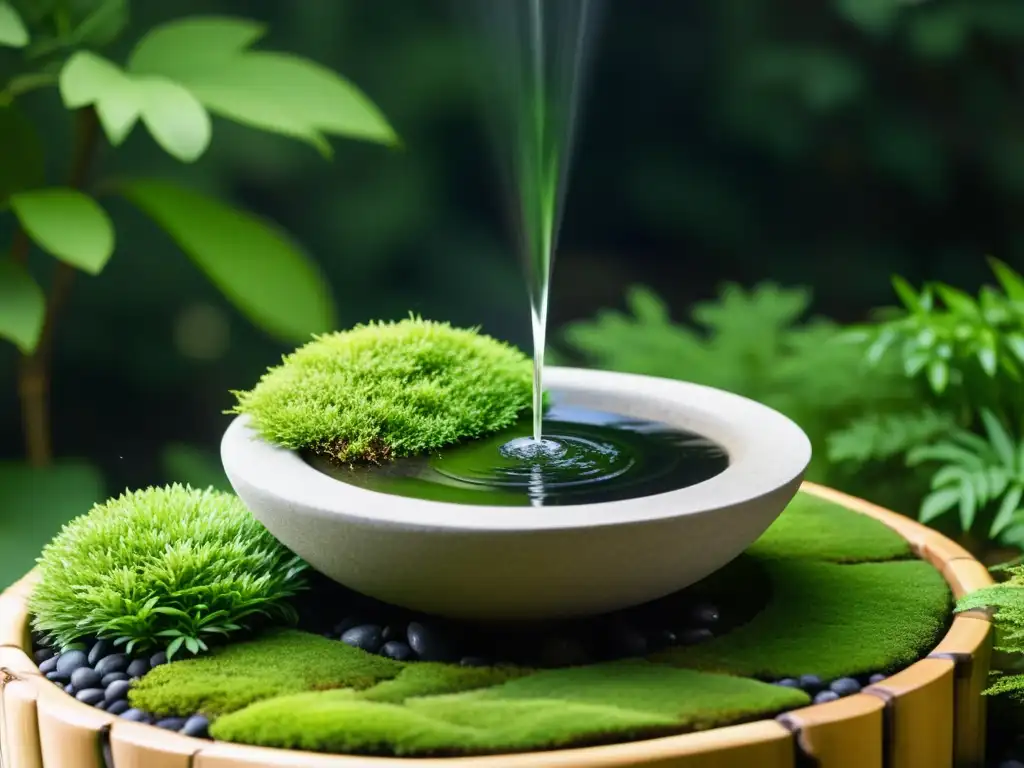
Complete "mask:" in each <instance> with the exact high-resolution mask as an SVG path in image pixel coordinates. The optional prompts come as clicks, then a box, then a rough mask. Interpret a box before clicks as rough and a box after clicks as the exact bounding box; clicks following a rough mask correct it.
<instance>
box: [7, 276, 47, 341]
mask: <svg viewBox="0 0 1024 768" xmlns="http://www.w3.org/2000/svg"><path fill="white" fill-rule="evenodd" d="M45 315H46V297H45V296H44V295H43V289H42V288H40V287H39V285H38V283H36V281H35V280H33V279H32V275H30V274H29V273H28V272H27V271H26V270H25V268H24V267H22V266H21V265H20V264H16V263H15V262H13V261H11V260H10V259H2V260H0V338H5V339H7V340H8V341H13V342H14V344H15V345H16V346H17V347H18V349H20V350H21V351H22V353H23V354H26V355H27V354H30V353H31V352H32V351H33V350H35V348H36V344H38V343H39V334H40V333H41V332H42V330H43V318H44V317H45Z"/></svg>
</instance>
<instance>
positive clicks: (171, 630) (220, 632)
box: [29, 484, 307, 657]
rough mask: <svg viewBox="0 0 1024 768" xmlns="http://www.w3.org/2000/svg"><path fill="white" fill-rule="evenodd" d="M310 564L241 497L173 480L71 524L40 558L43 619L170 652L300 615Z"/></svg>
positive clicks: (60, 634) (70, 633)
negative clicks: (295, 599) (294, 601)
mask: <svg viewBox="0 0 1024 768" xmlns="http://www.w3.org/2000/svg"><path fill="white" fill-rule="evenodd" d="M306 568H307V566H306V564H305V563H304V562H303V561H302V560H301V559H299V558H298V557H297V556H296V555H295V554H293V553H292V552H291V551H289V550H288V549H286V548H285V547H284V546H282V545H281V544H280V543H279V542H278V541H277V540H276V539H275V538H274V537H273V536H271V534H270V533H269V532H268V531H267V530H266V528H264V527H263V526H262V525H261V524H260V523H259V521H257V520H256V519H255V518H254V517H253V516H252V514H251V513H250V512H249V510H248V509H246V507H245V505H244V504H242V502H241V501H240V500H239V499H238V498H237V497H236V496H234V495H232V494H228V493H222V492H219V491H214V490H212V489H209V490H197V489H193V488H190V487H188V486H182V485H177V484H176V485H172V486H168V487H162V488H147V489H144V490H140V491H135V492H131V493H125V494H123V495H121V496H120V497H118V498H116V499H110V500H109V501H107V502H106V503H104V504H98V505H96V506H95V507H93V509H92V510H91V511H90V512H89V513H87V514H85V515H82V516H80V517H78V518H76V519H75V520H73V521H71V522H70V523H68V524H67V525H66V526H64V528H63V530H62V531H61V532H60V533H59V534H58V535H57V536H56V537H55V538H54V540H53V541H52V542H51V543H50V544H48V545H47V546H46V547H45V548H44V549H43V552H42V555H41V557H40V558H39V576H40V578H39V582H38V584H37V585H36V588H35V590H34V591H33V593H32V596H31V597H30V599H29V610H30V611H31V613H32V615H33V619H32V622H33V625H34V628H35V629H36V630H37V631H38V632H41V633H43V634H45V635H47V636H49V637H50V638H52V639H53V640H54V641H55V642H56V643H57V644H58V645H59V646H61V647H67V646H68V645H71V644H72V643H74V642H76V641H78V640H81V639H82V638H87V637H100V638H106V639H109V640H113V641H114V643H115V644H116V645H119V646H121V645H123V646H125V650H126V651H128V652H132V651H134V650H150V649H157V648H161V649H166V651H167V654H168V656H169V657H173V656H175V654H179V653H180V652H181V651H187V652H189V653H192V654H196V653H199V652H200V651H203V650H206V649H207V641H208V640H210V639H212V638H217V637H225V636H229V635H232V634H236V633H239V632H243V631H245V630H247V629H250V628H252V627H253V626H255V625H256V624H257V623H258V624H260V625H265V624H267V623H271V624H275V623H277V624H289V623H293V622H294V621H295V620H296V618H297V617H296V614H295V609H294V608H293V607H292V606H291V604H290V603H289V602H288V599H289V598H290V597H292V596H293V595H294V594H296V592H298V591H300V590H302V589H304V588H305V586H306V579H305V576H304V574H303V571H304V570H305V569H306Z"/></svg>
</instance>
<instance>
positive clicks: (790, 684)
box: [775, 677, 800, 688]
mask: <svg viewBox="0 0 1024 768" xmlns="http://www.w3.org/2000/svg"><path fill="white" fill-rule="evenodd" d="M775 684H776V685H781V686H782V687H783V688H799V687H800V681H799V680H797V679H796V678H795V677H784V678H782V679H781V680H777V681H775Z"/></svg>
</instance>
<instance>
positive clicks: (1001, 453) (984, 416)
mask: <svg viewBox="0 0 1024 768" xmlns="http://www.w3.org/2000/svg"><path fill="white" fill-rule="evenodd" d="M981 420H982V422H983V423H984V424H985V431H986V432H987V433H988V442H989V444H990V445H991V446H992V448H993V449H995V452H996V455H997V456H998V457H999V461H1001V462H1002V463H1003V465H1004V466H1006V467H1008V468H1012V467H1013V465H1014V460H1013V459H1014V454H1015V453H1016V452H1015V450H1014V441H1013V437H1012V436H1011V435H1010V433H1009V432H1008V431H1007V430H1006V427H1004V426H1003V424H1002V422H1000V421H999V419H998V418H996V415H995V414H994V413H992V411H990V410H988V409H987V408H986V409H984V410H983V411H982V412H981Z"/></svg>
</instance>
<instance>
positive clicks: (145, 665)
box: [127, 659, 149, 677]
mask: <svg viewBox="0 0 1024 768" xmlns="http://www.w3.org/2000/svg"><path fill="white" fill-rule="evenodd" d="M147 672H149V661H147V660H146V659H136V660H135V661H133V662H132V663H131V664H129V665H128V672H127V674H128V677H142V676H143V675H144V674H146V673H147Z"/></svg>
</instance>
